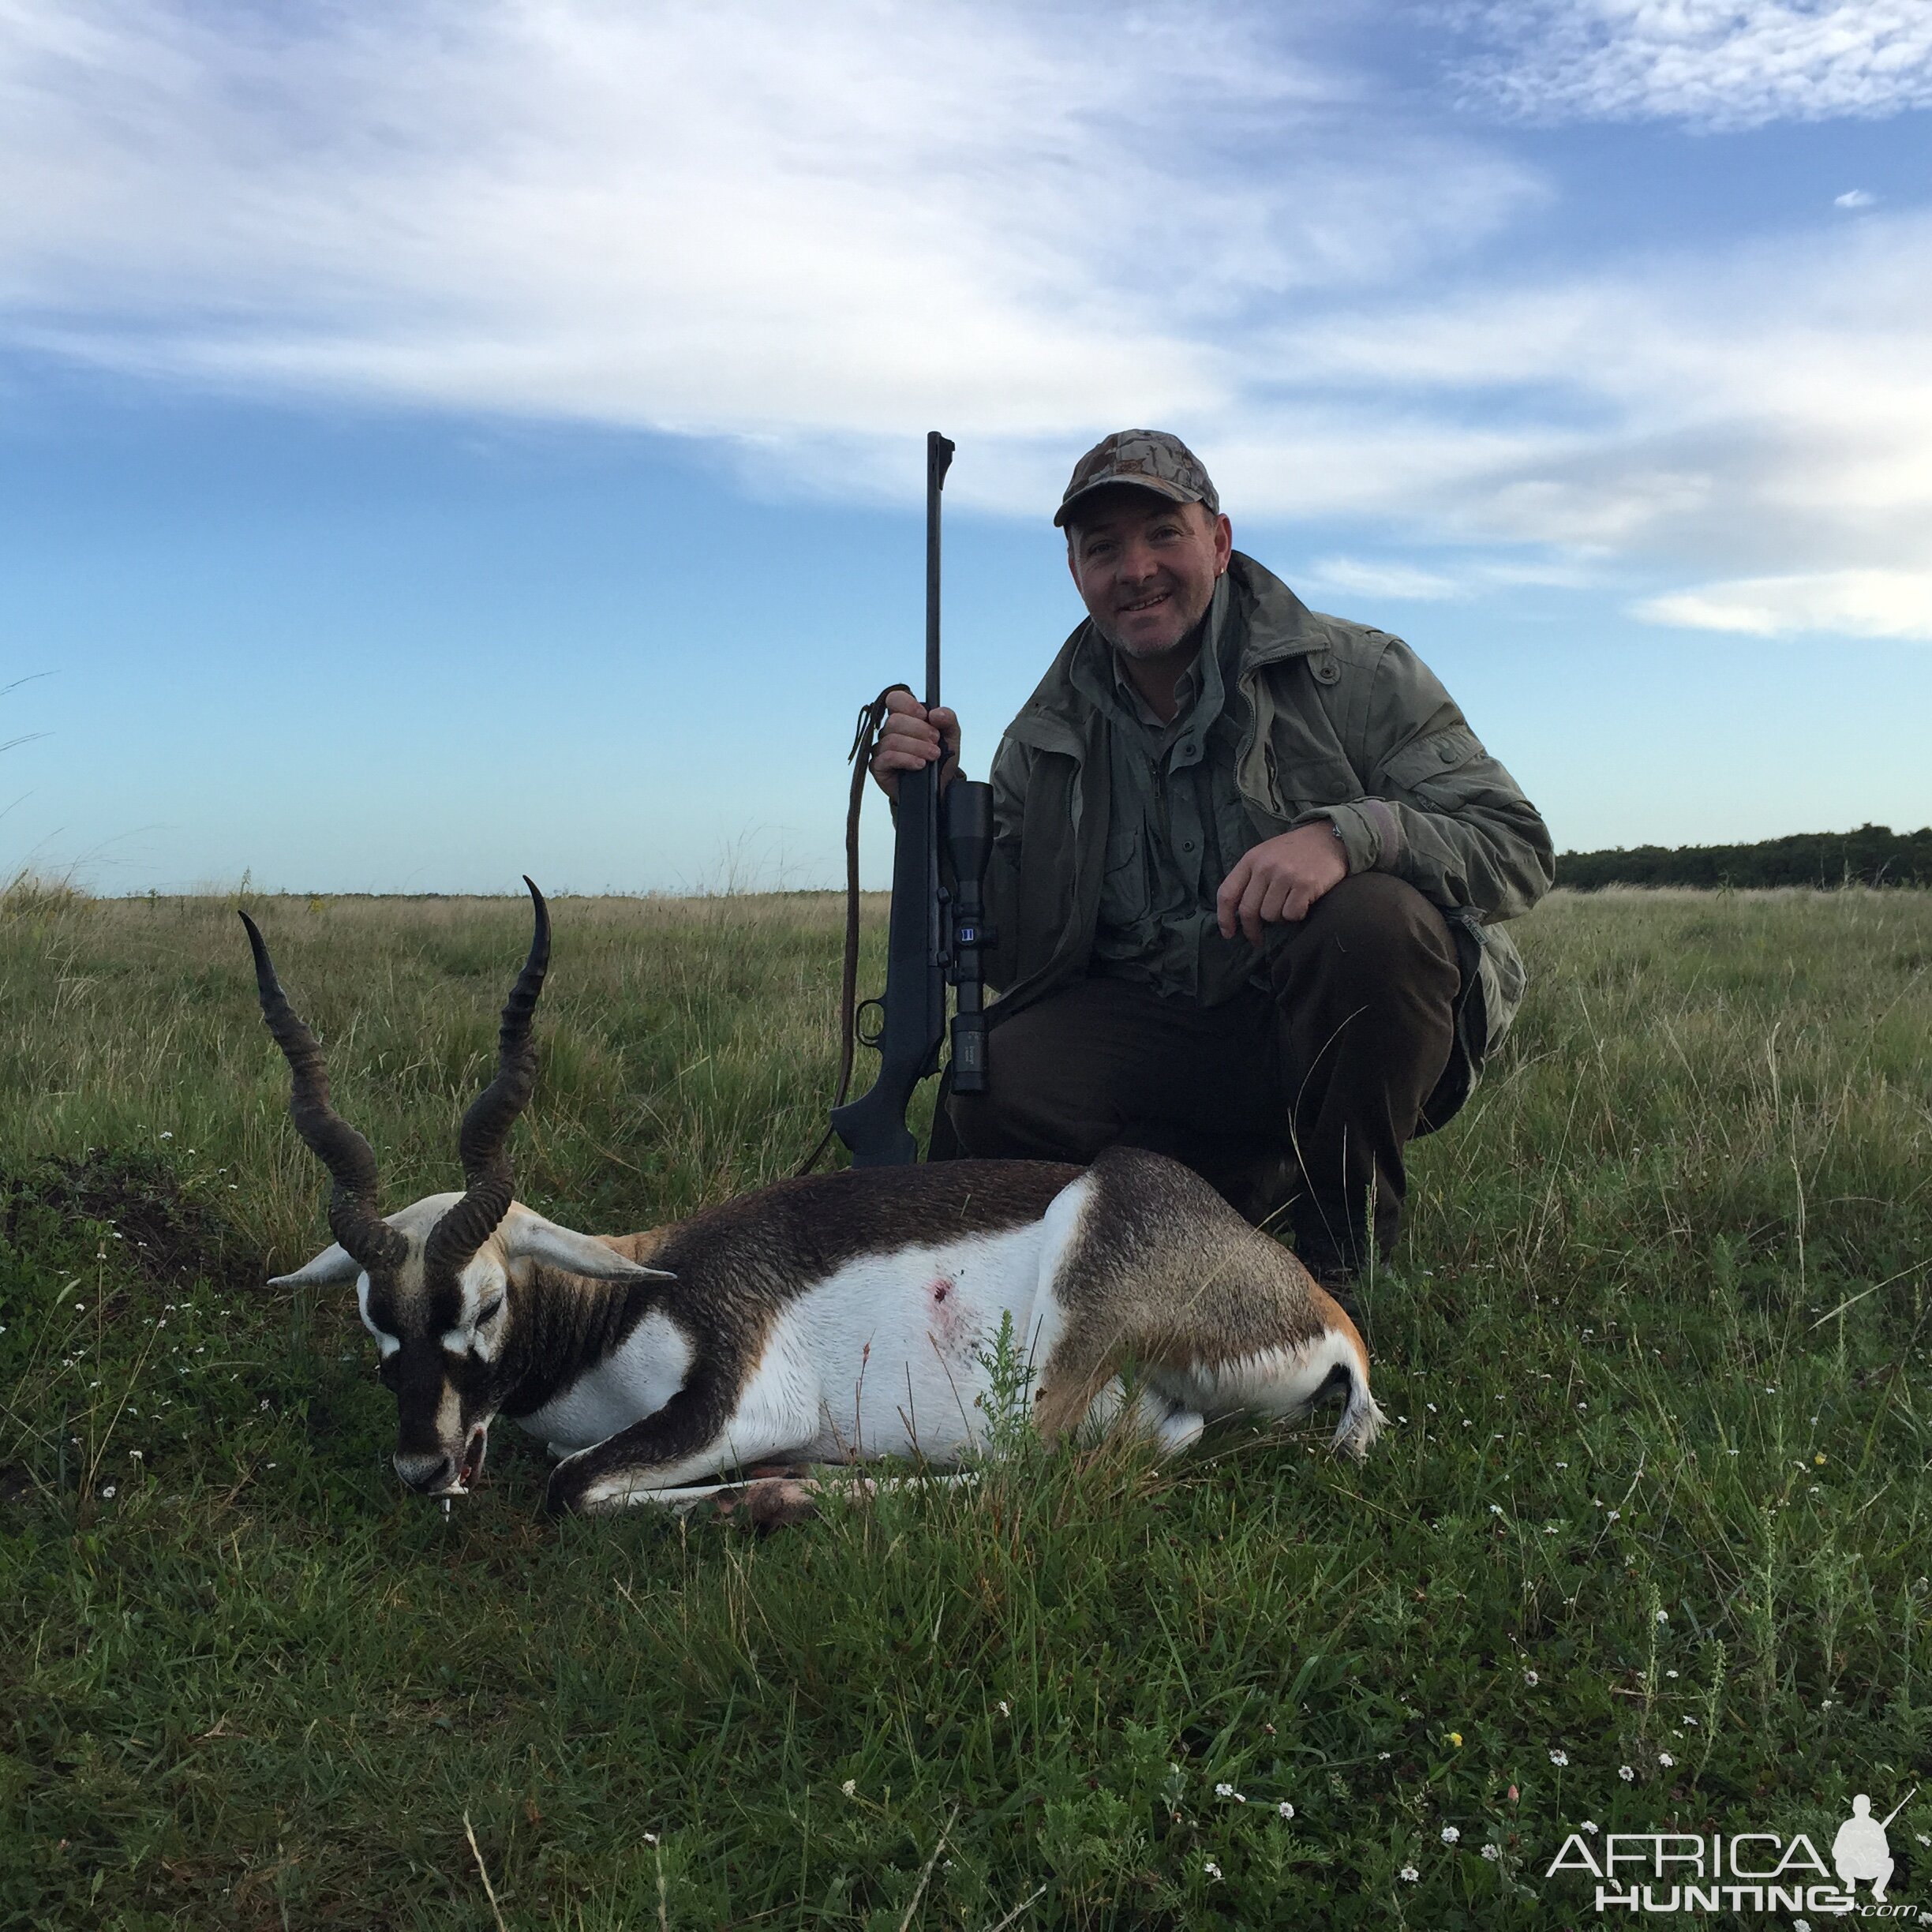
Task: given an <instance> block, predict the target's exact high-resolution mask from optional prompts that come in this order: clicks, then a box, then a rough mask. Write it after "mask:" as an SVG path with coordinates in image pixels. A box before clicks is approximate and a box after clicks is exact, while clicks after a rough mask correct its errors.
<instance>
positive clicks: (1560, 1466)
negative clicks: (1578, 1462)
mask: <svg viewBox="0 0 1932 1932" xmlns="http://www.w3.org/2000/svg"><path fill="white" fill-rule="evenodd" d="M1556 1466H1557V1467H1558V1468H1559V1469H1567V1468H1568V1467H1569V1466H1570V1465H1569V1464H1568V1463H1567V1462H1559V1463H1558V1464H1557V1465H1556Z"/></svg>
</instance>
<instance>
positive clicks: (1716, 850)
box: [1556, 825, 1932, 892]
mask: <svg viewBox="0 0 1932 1932" xmlns="http://www.w3.org/2000/svg"><path fill="white" fill-rule="evenodd" d="M1556 882H1557V884H1558V885H1559V886H1574V887H1575V888H1576V889H1577V890H1578V891H1579V892H1594V891H1595V890H1596V889H1597V888H1598V887H1599V886H1932V826H1923V827H1922V828H1921V829H1919V830H1918V831H1916V832H1894V831H1893V829H1892V828H1891V827H1890V826H1875V825H1864V826H1859V829H1857V830H1856V831H1855V832H1799V833H1793V834H1792V836H1791V837H1789V838H1778V839H1761V840H1760V841H1758V843H1757V844H1754V845H1679V846H1676V847H1672V846H1668V845H1634V846H1632V847H1631V848H1630V849H1629V850H1628V851H1627V852H1626V851H1625V850H1623V848H1621V847H1619V848H1618V849H1617V850H1616V851H1615V852H1562V853H1559V855H1558V856H1557V859H1556Z"/></svg>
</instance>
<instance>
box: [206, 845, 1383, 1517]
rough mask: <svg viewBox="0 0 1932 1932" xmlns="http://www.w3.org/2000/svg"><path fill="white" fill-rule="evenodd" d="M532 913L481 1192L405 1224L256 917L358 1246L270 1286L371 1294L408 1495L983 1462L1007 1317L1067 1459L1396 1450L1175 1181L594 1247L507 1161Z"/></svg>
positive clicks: (1009, 1170) (1251, 1238)
mask: <svg viewBox="0 0 1932 1932" xmlns="http://www.w3.org/2000/svg"><path fill="white" fill-rule="evenodd" d="M525 883H526V885H528V884H529V883H530V882H529V881H527V880H526V881H525ZM530 897H531V899H532V900H533V901H534V904H535V908H536V934H535V937H534V939H533V940H532V942H531V945H530V957H529V958H528V960H526V962H525V964H524V967H523V971H522V974H521V975H520V976H519V979H518V980H517V983H516V986H515V990H513V991H512V992H511V995H510V999H509V1002H508V1004H507V1005H506V1006H505V1007H504V1011H503V1026H502V1031H501V1033H500V1035H499V1041H498V1047H499V1058H498V1065H497V1069H496V1075H495V1077H494V1078H493V1079H492V1080H491V1081H490V1083H489V1085H488V1087H487V1088H485V1090H484V1091H483V1093H482V1094H481V1096H480V1097H479V1098H478V1099H477V1101H476V1102H475V1103H474V1105H473V1106H471V1107H470V1110H469V1112H468V1114H466V1115H465V1116H464V1118H463V1123H462V1133H461V1136H460V1138H459V1149H460V1151H461V1154H462V1167H463V1182H464V1190H463V1192H462V1193H461V1194H460V1195H458V1194H436V1195H432V1196H430V1197H429V1199H428V1200H420V1201H417V1203H416V1204H415V1205H414V1207H406V1208H404V1209H403V1210H402V1211H401V1212H400V1213H399V1214H395V1215H390V1216H388V1218H387V1219H384V1217H383V1216H382V1215H380V1213H379V1212H378V1211H377V1208H376V1162H375V1157H374V1155H373V1154H372V1153H371V1151H370V1150H369V1143H368V1142H367V1141H366V1140H364V1139H363V1137H362V1136H361V1135H360V1134H359V1133H357V1132H356V1131H355V1129H354V1128H352V1127H351V1126H350V1125H349V1124H348V1123H347V1122H346V1121H344V1120H343V1118H341V1117H340V1116H339V1114H337V1113H336V1112H335V1109H334V1108H333V1107H332V1106H331V1104H330V1101H329V1087H328V1074H327V1073H326V1071H325V1070H324V1065H323V1059H322V1050H321V1048H320V1046H319V1045H318V1044H317V1043H316V1038H315V1035H313V1033H312V1032H310V1031H309V1028H307V1026H305V1024H303V1022H302V1021H301V1020H300V1019H298V1017H296V1015H295V1013H294V1010H293V1009H291V1008H290V1005H289V1002H288V1000H287V998H286V995H285V994H283V990H282V988H281V987H280V985H279V983H278V982H277V980H276V979H275V968H274V966H273V965H272V964H271V962H270V960H269V957H268V949H267V947H266V946H265V945H264V944H263V942H262V937H261V934H260V932H259V931H258V930H256V926H255V923H254V922H253V920H252V919H249V917H248V915H247V914H245V913H244V914H243V915H242V919H243V920H244V923H246V925H247V927H248V934H249V945H251V946H252V947H253V949H254V955H255V972H256V983H257V986H258V987H259V988H260V994H261V1006H262V1013H263V1015H264V1018H265V1019H266V1020H267V1022H268V1030H269V1032H271V1034H272V1035H274V1037H275V1043H276V1045H277V1046H279V1047H280V1048H281V1050H282V1051H283V1054H284V1055H285V1056H286V1058H287V1061H288V1064H289V1067H290V1072H291V1073H292V1074H293V1076H294V1095H293V1098H292V1099H291V1101H290V1113H291V1114H292V1115H293V1117H294V1122H295V1127H296V1131H297V1132H298V1133H300V1134H301V1137H302V1139H303V1140H305V1141H306V1142H307V1143H308V1144H309V1148H311V1149H312V1150H313V1151H314V1152H315V1153H316V1155H317V1156H318V1157H319V1158H320V1159H321V1161H322V1162H323V1163H324V1166H326V1167H327V1168H328V1171H329V1174H330V1175H331V1178H333V1180H334V1182H335V1188H334V1191H333V1193H332V1194H331V1197H330V1201H329V1208H328V1222H329V1227H330V1229H331V1232H332V1233H333V1234H335V1245H333V1246H331V1247H329V1248H327V1249H324V1250H323V1252H321V1253H320V1254H319V1255H317V1256H316V1257H315V1259H314V1260H312V1261H310V1262H309V1264H308V1265H307V1266H306V1267H303V1268H301V1270H300V1271H298V1272H297V1273H295V1274H293V1275H282V1276H279V1278H278V1279H277V1280H276V1282H275V1283H274V1284H273V1285H274V1286H298V1285H299V1286H314V1285H317V1284H320V1283H325V1282H350V1281H354V1282H355V1284H356V1296H357V1300H358V1304H359V1305H360V1307H361V1312H362V1320H363V1322H364V1323H365V1325H366V1326H367V1327H368V1328H369V1332H370V1333H371V1334H372V1335H373V1336H374V1337H375V1338H376V1347H377V1349H378V1350H380V1354H381V1358H382V1361H381V1368H380V1374H381V1377H382V1380H384V1382H385V1383H387V1384H388V1386H389V1387H391V1388H392V1389H393V1390H394V1391H395V1398H396V1410H397V1436H396V1448H395V1467H396V1471H397V1473H398V1474H399V1475H400V1476H401V1477H402V1480H403V1481H404V1482H406V1484H408V1485H409V1486H410V1488H412V1489H414V1490H417V1491H418V1492H421V1494H423V1495H425V1496H443V1497H449V1496H461V1495H463V1494H465V1493H466V1492H467V1491H468V1490H469V1488H470V1486H471V1485H472V1484H474V1482H475V1481H476V1480H477V1477H479V1476H480V1475H481V1473H482V1469H483V1455H484V1447H485V1440H486V1438H487V1436H488V1433H489V1426H490V1424H491V1423H492V1421H494V1420H495V1419H496V1417H497V1416H499V1415H506V1416H508V1417H510V1418H511V1420H512V1421H515V1422H518V1423H519V1424H521V1425H522V1427H523V1428H526V1429H527V1430H529V1431H530V1432H531V1433H532V1434H534V1435H535V1436H540V1437H541V1438H542V1439H543V1440H545V1442H547V1443H549V1445H550V1447H551V1449H552V1452H553V1453H555V1454H556V1455H560V1456H561V1457H562V1458H564V1459H563V1460H562V1462H560V1463H559V1464H558V1466H557V1467H556V1470H554V1471H553V1472H552V1475H551V1478H550V1486H549V1503H550V1506H551V1507H552V1508H553V1509H556V1510H589V1509H601V1508H605V1507H612V1506H615V1505H617V1504H620V1503H631V1502H644V1501H660V1502H668V1501H673V1500H676V1496H677V1493H678V1492H680V1490H681V1488H682V1486H683V1485H690V1484H692V1483H695V1482H697V1481H699V1480H701V1479H702V1478H706V1477H717V1476H720V1475H722V1474H724V1473H726V1472H728V1471H731V1470H735V1469H743V1468H747V1467H749V1466H751V1465H753V1464H755V1463H757V1462H761V1461H766V1460H769V1459H773V1458H782V1459H784V1460H785V1461H787V1462H853V1461H857V1460H859V1459H862V1458H872V1457H877V1456H884V1455H904V1456H913V1457H917V1458H922V1459H923V1460H924V1461H926V1462H929V1463H932V1464H936V1465H942V1466H943V1465H946V1464H949V1463H956V1462H958V1461H959V1460H960V1458H962V1457H964V1456H965V1455H968V1454H969V1453H970V1452H971V1451H973V1450H974V1449H975V1447H977V1446H978V1445H979V1443H981V1441H982V1440H983V1436H984V1434H985V1432H986V1429H987V1423H988V1421H989V1412H988V1409H987V1401H988V1399H989V1395H990V1391H991V1390H992V1387H993V1381H994V1363H995V1361H996V1360H997V1352H996V1350H994V1347H993V1346H991V1345H992V1343H993V1342H994V1339H995V1338H996V1337H997V1336H998V1335H999V1333H1000V1331H1001V1329H1002V1317H1010V1319H1011V1323H1012V1328H1011V1334H1012V1336H1013V1338H1014V1339H1015V1342H1016V1344H1017V1356H1018V1359H1019V1361H1020V1362H1021V1363H1022V1364H1023V1365H1024V1370H1023V1372H1024V1373H1025V1375H1026V1377H1027V1383H1028V1391H1029V1393H1030V1396H1031V1399H1032V1413H1033V1418H1034V1421H1035V1425H1037V1427H1038V1428H1039V1429H1040V1431H1041V1432H1043V1434H1045V1435H1047V1436H1049V1437H1053V1436H1058V1435H1060V1434H1061V1433H1062V1432H1065V1431H1068V1430H1069V1429H1073V1428H1078V1427H1080V1426H1081V1425H1085V1424H1095V1425H1098V1424H1099V1423H1103V1422H1108V1421H1119V1422H1120V1423H1121V1424H1122V1425H1125V1426H1126V1427H1129V1428H1133V1429H1134V1430H1136V1431H1137V1432H1140V1433H1143V1434H1144V1435H1146V1436H1150V1437H1151V1438H1152V1439H1153V1440H1155V1442H1156V1443H1158V1444H1159V1446H1160V1447H1161V1448H1162V1449H1163V1451H1173V1450H1177V1449H1179V1448H1181V1447H1185V1445H1186V1444H1188V1443H1191V1442H1193V1440H1194V1439H1195V1438H1196V1436H1198V1435H1199V1434H1200V1432H1201V1429H1202V1428H1203V1426H1204V1424H1205V1423H1206V1422H1207V1421H1211V1420H1212V1419H1214V1418H1215V1417H1220V1416H1224V1415H1229V1414H1234V1413H1245V1414H1249V1415H1253V1416H1257V1417H1282V1416H1286V1415H1289V1414H1290V1413H1294V1412H1296V1411H1298V1410H1301V1409H1303V1408H1305V1407H1306V1406H1308V1405H1309V1403H1310V1402H1312V1400H1313V1399H1314V1398H1316V1396H1317V1395H1320V1393H1321V1392H1322V1391H1324V1390H1325V1389H1327V1387H1329V1385H1330V1384H1331V1383H1334V1384H1335V1385H1337V1387H1339V1390H1340V1392H1341V1393H1342V1397H1343V1401H1344V1406H1343V1408H1342V1419H1341V1423H1340V1425H1339V1428H1337V1430H1336V1432H1335V1443H1336V1446H1337V1447H1340V1448H1344V1449H1346V1450H1349V1451H1351V1452H1352V1453H1354V1455H1357V1456H1359V1455H1363V1454H1365V1452H1366V1451H1367V1450H1368V1446H1369V1444H1370V1443H1372V1441H1373V1440H1375V1436H1376V1431H1377V1429H1378V1428H1380V1425H1381V1424H1382V1422H1383V1419H1384V1418H1383V1415H1382V1413H1381V1411H1380V1410H1379V1409H1378V1408H1377V1407H1376V1403H1375V1402H1374V1400H1373V1398H1372V1397H1371V1395H1369V1392H1368V1357H1367V1354H1366V1353H1365V1350H1364V1349H1363V1347H1362V1342H1361V1336H1360V1335H1357V1332H1356V1331H1355V1327H1354V1324H1352V1323H1351V1322H1350V1320H1349V1318H1348V1316H1346V1314H1345V1313H1344V1312H1342V1309H1340V1308H1339V1306H1337V1305H1336V1304H1335V1302H1334V1301H1332V1300H1331V1298H1330V1297H1328V1296H1327V1295H1326V1294H1324V1293H1323V1292H1322V1290H1320V1288H1319V1287H1318V1286H1316V1284H1315V1282H1314V1281H1313V1280H1312V1279H1311V1278H1310V1277H1309V1275H1308V1273H1307V1271H1305V1269H1304V1268H1303V1267H1301V1264H1300V1263H1299V1262H1297V1260H1295V1259H1294V1256H1292V1255H1291V1254H1290V1253H1289V1252H1287V1251H1286V1249H1282V1247H1280V1246H1279V1245H1277V1244H1276V1243H1275V1242H1274V1241H1270V1240H1269V1239H1267V1237H1265V1236H1264V1235H1262V1234H1257V1233H1256V1231H1255V1230H1253V1229H1252V1228H1250V1227H1249V1226H1248V1225H1247V1223H1246V1222H1244V1221H1243V1220H1242V1219H1241V1218H1240V1216H1239V1215H1237V1214H1236V1213H1235V1212H1234V1210H1233V1209H1232V1208H1230V1207H1228V1206H1227V1205H1226V1203H1225V1202H1223V1201H1222V1199H1221V1197H1220V1196H1219V1195H1218V1194H1216V1193H1215V1192H1214V1191H1213V1189H1211V1188H1210V1187H1208V1186H1207V1184H1206V1183H1205V1182H1204V1181H1201V1180H1200V1179H1198V1178H1196V1176H1195V1175H1194V1174H1191V1173H1189V1171H1188V1170H1187V1169H1185V1168H1184V1167H1182V1166H1179V1165H1178V1164H1177V1163H1174V1162H1173V1161H1170V1160H1169V1159H1166V1158H1165V1157H1164V1156H1163V1155H1157V1154H1150V1153H1145V1152H1142V1151H1139V1150H1136V1149H1129V1148H1118V1149H1114V1150H1112V1151H1109V1152H1107V1153H1105V1154H1103V1155H1101V1156H1100V1158H1099V1159H1098V1160H1096V1161H1095V1163H1093V1165H1092V1166H1090V1167H1088V1168H1084V1169H1082V1168H1078V1167H1069V1166H1057V1165H1054V1164H1051V1163H1046V1162H1032V1161H958V1162H953V1163H942V1164H940V1165H938V1166H911V1167H897V1168H878V1167H874V1168H868V1169H866V1170H853V1171H847V1172H844V1173H838V1174H821V1175H814V1176H811V1177H810V1178H801V1179H796V1180H790V1181H779V1182H777V1184H776V1185H773V1186H770V1187H767V1188H763V1189H760V1190H759V1191H758V1193H754V1194H750V1195H747V1196H744V1197H743V1198H742V1199H740V1200H733V1201H728V1202H726V1203H725V1204H723V1205H722V1206H721V1207H710V1208H706V1209H705V1210H704V1211H702V1212H701V1213H698V1214H695V1215H692V1216H691V1218H690V1219H688V1220H687V1221H683V1222H678V1223H677V1224H676V1225H675V1226H672V1227H669V1228H668V1229H662V1230H652V1231H651V1232H650V1233H648V1234H630V1235H615V1236H613V1235H597V1236H593V1235H589V1234H576V1233H574V1232H573V1231H572V1230H570V1229H568V1228H565V1227H560V1226H557V1225H556V1223H555V1222H552V1221H547V1220H545V1219H544V1217H543V1216H542V1215H539V1214H535V1213H533V1212H532V1211H530V1209H529V1208H527V1207H523V1206H522V1205H520V1204H519V1203H518V1202H517V1201H516V1200H514V1199H513V1198H512V1181H511V1169H510V1158H509V1155H508V1153H507V1150H506V1143H507V1137H508V1135H509V1132H510V1128H511V1123H512V1122H513V1121H515V1118H516V1117H517V1115H518V1114H519V1113H520V1112H521V1111H522V1109H523V1107H524V1106H525V1105H526V1103H528V1101H529V1099H530V1091H531V1088H532V1087H533V1086H534V1083H535V1078H536V1051H535V1049H534V1047H533V1045H532V1044H531V1040H530V1021H531V1017H532V1015H533V1014H534V1012H535V1010H536V1005H537V995H538V994H539V992H540V991H541V989H542V987H543V981H544V974H545V969H546V968H547V966H548V964H549V957H550V920H549V912H548V910H547V909H546V908H545V904H544V900H543V895H542V894H541V893H539V892H538V891H537V888H536V887H535V886H534V885H532V886H530ZM1123 1372H1129V1373H1130V1375H1131V1380H1132V1381H1133V1395H1132V1397H1131V1398H1130V1399H1128V1398H1126V1396H1125V1387H1124V1385H1123V1382H1122V1380H1121V1376H1122V1374H1123ZM689 1493H690V1492H689V1491H688V1490H684V1491H683V1494H685V1495H688V1494H689Z"/></svg>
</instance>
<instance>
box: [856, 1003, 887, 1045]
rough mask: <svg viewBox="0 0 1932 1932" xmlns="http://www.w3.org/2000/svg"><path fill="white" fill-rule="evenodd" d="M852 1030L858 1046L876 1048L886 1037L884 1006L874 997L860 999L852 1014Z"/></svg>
mask: <svg viewBox="0 0 1932 1932" xmlns="http://www.w3.org/2000/svg"><path fill="white" fill-rule="evenodd" d="M868 1028H869V1029H870V1031H868V1030H867V1029H868ZM852 1032H853V1035H854V1036H855V1037H856V1039H857V1040H858V1042H859V1045H860V1046H862V1047H873V1048H874V1049H876V1048H877V1047H878V1043H879V1042H880V1041H881V1040H882V1039H884V1038H885V1037H886V1009H885V1006H884V1005H882V1003H881V1002H879V1001H878V1000H875V999H869V1000H861V1001H860V1002H859V1005H858V1009H857V1011H856V1012H855V1013H853V1015H852Z"/></svg>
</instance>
